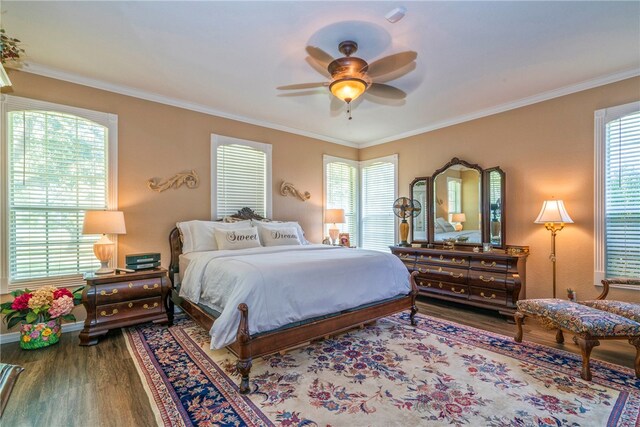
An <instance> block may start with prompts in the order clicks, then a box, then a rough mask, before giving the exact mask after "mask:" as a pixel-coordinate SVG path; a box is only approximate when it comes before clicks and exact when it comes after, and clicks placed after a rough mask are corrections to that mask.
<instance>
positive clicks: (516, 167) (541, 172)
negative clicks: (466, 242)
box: [360, 78, 640, 301]
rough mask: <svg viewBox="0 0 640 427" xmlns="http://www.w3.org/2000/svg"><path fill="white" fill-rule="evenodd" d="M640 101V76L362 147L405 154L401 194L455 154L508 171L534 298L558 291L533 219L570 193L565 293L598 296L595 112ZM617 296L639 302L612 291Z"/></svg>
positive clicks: (510, 201) (561, 261)
mask: <svg viewBox="0 0 640 427" xmlns="http://www.w3.org/2000/svg"><path fill="white" fill-rule="evenodd" d="M638 99H640V78H632V79H627V80H624V81H621V82H617V83H613V84H609V85H605V86H600V87H597V88H595V89H591V90H587V91H583V92H579V93H575V94H572V95H567V96H563V97H560V98H556V99H552V100H549V101H545V102H541V103H538V104H534V105H530V106H527V107H523V108H518V109H516V110H511V111H507V112H505V113H501V114H496V115H493V116H489V117H485V118H482V119H478V120H473V121H470V122H466V123H462V124H459V125H455V126H450V127H447V128H444V129H439V130H436V131H433V132H427V133H424V134H420V135H416V136H413V137H410V138H405V139H402V140H398V141H394V142H390V143H388V144H383V145H378V146H374V147H369V148H365V149H362V150H360V159H361V160H367V159H371V158H375V157H380V156H386V155H389V154H394V153H398V155H399V159H398V160H399V171H398V172H399V173H398V176H399V189H400V194H399V195H400V196H407V195H408V194H409V183H410V182H411V180H412V179H413V178H414V177H416V176H427V175H431V174H432V173H433V172H434V171H435V170H436V169H438V168H440V167H442V166H443V165H444V164H445V163H447V162H448V161H449V160H451V158H452V157H459V158H461V159H464V160H466V161H468V162H471V163H478V164H480V166H482V167H485V168H488V167H492V166H500V167H502V169H503V170H504V171H505V172H506V191H507V197H506V210H505V213H506V221H507V243H508V244H515V245H529V246H530V248H531V255H530V256H529V259H528V261H527V297H532V298H536V297H549V296H551V263H550V261H549V258H548V257H549V251H550V233H549V232H548V231H546V230H545V229H544V227H543V226H542V225H539V224H534V223H533V221H534V220H535V218H536V216H537V214H538V212H539V211H540V207H541V206H542V201H543V200H545V199H547V198H550V197H552V196H555V197H556V198H558V199H563V200H564V201H565V205H566V207H567V209H568V211H569V214H570V215H571V216H572V218H573V220H574V221H575V224H570V225H568V226H567V227H566V228H565V229H564V230H562V231H561V232H559V233H558V237H557V251H556V252H557V256H558V263H557V267H558V275H557V277H558V290H559V291H558V295H559V296H560V297H564V291H565V289H566V288H568V287H572V288H573V289H575V290H576V291H577V293H578V298H581V299H583V298H590V297H595V296H596V295H597V294H598V293H599V289H600V288H598V289H596V288H595V287H594V284H593V272H594V262H593V251H594V235H593V221H594V196H593V180H594V175H593V168H594V166H593V162H594V148H593V143H594V142H593V141H594V134H593V126H594V121H593V114H594V111H595V110H598V109H601V108H606V107H611V106H615V105H621V104H626V103H629V102H633V101H637V100H638ZM610 298H612V299H622V300H627V301H640V293H639V292H634V291H625V290H613V291H612V292H611V293H610Z"/></svg>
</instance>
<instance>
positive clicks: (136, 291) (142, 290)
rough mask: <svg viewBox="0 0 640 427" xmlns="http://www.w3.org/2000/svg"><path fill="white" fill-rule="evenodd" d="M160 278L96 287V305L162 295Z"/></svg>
mask: <svg viewBox="0 0 640 427" xmlns="http://www.w3.org/2000/svg"><path fill="white" fill-rule="evenodd" d="M162 279H163V278H162V277H157V278H151V279H142V280H128V281H124V282H116V283H109V284H103V285H96V289H95V293H96V305H104V304H111V303H115V302H119V301H128V300H134V299H139V298H148V297H154V296H160V295H162Z"/></svg>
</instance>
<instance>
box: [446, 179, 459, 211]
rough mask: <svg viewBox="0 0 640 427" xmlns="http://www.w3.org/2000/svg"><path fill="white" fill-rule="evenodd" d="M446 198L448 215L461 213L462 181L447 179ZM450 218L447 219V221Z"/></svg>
mask: <svg viewBox="0 0 640 427" xmlns="http://www.w3.org/2000/svg"><path fill="white" fill-rule="evenodd" d="M447 197H448V202H449V203H448V204H449V214H453V213H460V212H462V180H461V179H459V178H447ZM450 220H451V218H449V221H450Z"/></svg>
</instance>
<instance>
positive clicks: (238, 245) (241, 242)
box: [215, 227, 260, 250]
mask: <svg viewBox="0 0 640 427" xmlns="http://www.w3.org/2000/svg"><path fill="white" fill-rule="evenodd" d="M215 235H216V242H217V243H218V248H219V249H221V250H224V249H246V248H258V247H260V238H259V237H258V229H257V228H255V227H249V228H241V229H238V230H215Z"/></svg>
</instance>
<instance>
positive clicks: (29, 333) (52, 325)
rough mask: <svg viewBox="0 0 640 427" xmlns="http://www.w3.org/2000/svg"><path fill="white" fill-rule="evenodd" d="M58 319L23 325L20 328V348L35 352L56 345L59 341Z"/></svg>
mask: <svg viewBox="0 0 640 427" xmlns="http://www.w3.org/2000/svg"><path fill="white" fill-rule="evenodd" d="M61 334H62V327H61V326H60V318H57V319H51V320H49V321H48V322H42V323H23V324H22V325H21V326H20V348H22V349H23V350H35V349H38V348H43V347H48V346H50V345H53V344H56V343H57V342H58V341H59V340H60V335H61Z"/></svg>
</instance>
